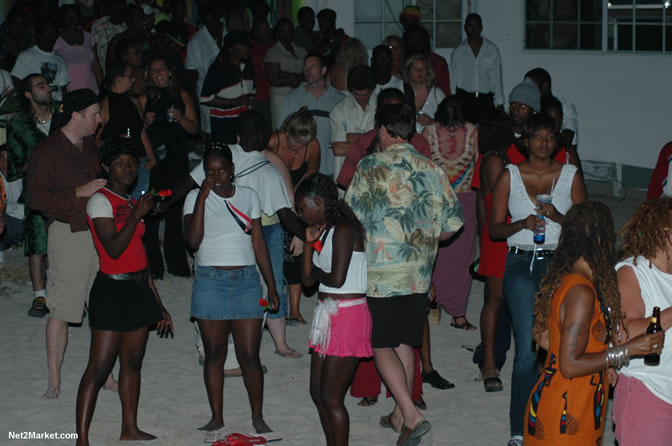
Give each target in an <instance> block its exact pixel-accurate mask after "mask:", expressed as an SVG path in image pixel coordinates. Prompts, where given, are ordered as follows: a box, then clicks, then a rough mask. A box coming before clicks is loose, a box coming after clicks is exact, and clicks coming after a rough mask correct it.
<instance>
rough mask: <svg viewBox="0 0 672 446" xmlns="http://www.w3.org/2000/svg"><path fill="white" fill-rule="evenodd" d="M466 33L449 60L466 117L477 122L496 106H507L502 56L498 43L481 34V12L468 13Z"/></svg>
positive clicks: (457, 93)
mask: <svg viewBox="0 0 672 446" xmlns="http://www.w3.org/2000/svg"><path fill="white" fill-rule="evenodd" d="M464 32H465V33H466V34H467V38H466V39H464V40H463V41H462V43H461V44H460V45H459V46H458V47H457V48H455V51H453V54H452V57H451V59H450V77H451V79H452V82H451V88H452V92H453V94H455V95H457V97H458V98H460V100H461V101H462V107H463V111H464V117H465V118H466V120H467V121H469V122H471V123H473V124H477V123H478V122H479V121H481V120H482V119H483V118H484V117H487V116H489V115H492V114H494V112H495V107H497V108H499V109H501V110H503V109H504V87H503V83H502V58H501V56H500V54H499V49H498V48H497V46H496V45H495V44H494V43H492V42H491V41H490V40H488V39H486V38H485V37H483V36H481V33H482V32H483V21H482V19H481V16H480V15H478V14H473V13H472V14H469V15H468V16H467V18H466V20H465V21H464Z"/></svg>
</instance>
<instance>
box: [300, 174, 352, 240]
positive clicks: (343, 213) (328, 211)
mask: <svg viewBox="0 0 672 446" xmlns="http://www.w3.org/2000/svg"><path fill="white" fill-rule="evenodd" d="M294 195H295V200H298V199H299V197H321V198H322V199H323V200H324V218H325V220H326V221H327V223H328V224H329V225H332V226H336V225H337V224H339V223H351V224H353V225H354V226H355V227H356V228H357V229H358V230H359V231H360V234H361V235H362V240H364V239H365V237H364V227H363V226H362V224H361V223H360V221H359V219H358V218H357V216H356V215H355V213H354V212H353V211H352V208H350V206H348V204H347V203H346V202H345V201H344V200H343V199H341V198H338V187H337V186H336V183H334V180H332V179H331V177H328V176H326V175H324V174H321V173H314V174H311V175H308V176H307V177H306V178H304V179H303V181H301V183H299V185H298V187H297V188H296V192H295V194H294Z"/></svg>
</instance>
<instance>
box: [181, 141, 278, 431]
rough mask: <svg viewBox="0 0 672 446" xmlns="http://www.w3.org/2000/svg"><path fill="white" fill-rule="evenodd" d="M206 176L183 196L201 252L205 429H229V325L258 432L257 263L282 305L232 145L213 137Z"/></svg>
mask: <svg viewBox="0 0 672 446" xmlns="http://www.w3.org/2000/svg"><path fill="white" fill-rule="evenodd" d="M203 168H204V170H205V174H206V179H205V181H203V183H202V184H201V188H200V190H199V189H194V190H192V191H191V192H190V193H189V194H188V195H187V197H186V199H185V202H184V228H185V237H184V238H185V240H186V242H187V244H188V245H189V247H191V248H192V249H194V250H196V272H195V278H194V285H193V292H192V297H191V316H192V317H193V318H194V319H196V322H197V323H198V327H199V329H200V332H201V336H202V338H203V346H204V349H205V363H204V365H203V378H204V380H205V388H206V391H207V394H208V402H209V403H210V410H211V412H212V416H211V418H210V421H208V423H206V424H205V425H204V426H202V427H200V428H199V429H200V430H204V431H216V430H219V429H221V428H222V427H224V416H223V408H222V406H223V389H224V361H225V359H226V355H227V347H228V337H229V331H231V332H232V333H233V339H234V344H235V347H236V358H237V359H238V363H239V364H240V367H241V369H242V372H243V381H244V382H245V388H246V389H247V393H248V397H249V400H250V406H251V409H252V426H253V427H254V429H255V431H256V432H257V433H264V432H271V429H270V428H269V427H268V425H267V424H266V422H265V421H264V417H263V415H262V406H263V393H264V373H263V370H262V367H261V360H260V359H259V347H260V344H261V326H262V321H263V317H264V309H265V308H264V307H262V306H261V305H260V298H262V297H263V291H262V288H261V281H260V279H259V272H258V271H257V265H258V266H259V270H260V271H261V275H262V276H263V278H264V281H265V282H266V286H267V287H268V298H269V301H270V307H271V309H276V308H278V304H279V297H278V293H277V290H276V288H275V280H274V278H273V269H272V267H271V262H270V259H269V255H268V249H267V247H266V242H265V241H264V234H263V231H262V227H261V208H260V204H259V198H258V196H257V193H256V192H255V191H254V190H253V189H250V188H247V187H244V186H236V185H234V184H233V183H232V179H233V175H234V165H233V162H232V155H231V150H230V149H229V147H228V146H226V145H223V144H220V143H212V144H211V145H210V146H209V147H208V149H207V150H206V152H205V154H204V156H203Z"/></svg>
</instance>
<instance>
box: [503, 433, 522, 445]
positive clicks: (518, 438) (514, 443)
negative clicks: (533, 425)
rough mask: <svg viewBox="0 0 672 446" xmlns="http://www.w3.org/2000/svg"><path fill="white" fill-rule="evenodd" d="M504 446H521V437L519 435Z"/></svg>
mask: <svg viewBox="0 0 672 446" xmlns="http://www.w3.org/2000/svg"><path fill="white" fill-rule="evenodd" d="M506 446H523V437H521V436H519V435H516V436H514V437H512V438H511V439H510V440H509V442H508V443H506Z"/></svg>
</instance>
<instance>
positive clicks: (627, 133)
mask: <svg viewBox="0 0 672 446" xmlns="http://www.w3.org/2000/svg"><path fill="white" fill-rule="evenodd" d="M354 1H366V0H320V3H326V4H328V5H329V6H328V7H330V8H332V9H334V10H335V11H336V12H337V14H338V26H340V27H343V28H344V29H345V30H346V32H348V33H349V34H350V35H352V34H351V31H350V30H352V29H354V17H353V11H354ZM474 4H475V5H476V6H477V9H476V12H478V13H479V14H481V16H482V17H483V23H484V31H483V34H484V35H485V36H486V37H487V38H489V39H490V40H493V41H494V42H495V43H496V44H497V45H498V46H499V49H500V51H501V54H502V59H503V65H504V90H505V91H507V92H509V91H511V88H513V86H515V85H516V84H517V83H518V82H520V80H522V77H523V75H524V74H525V73H526V72H527V71H528V70H530V69H532V68H534V67H544V68H545V69H547V70H548V71H549V73H551V76H552V77H553V93H554V94H555V95H556V96H561V97H563V98H565V99H567V100H569V101H571V102H573V103H574V104H575V105H576V108H577V110H578V113H579V153H580V154H581V157H582V158H583V159H586V160H595V161H606V162H616V163H619V164H627V165H633V166H638V167H648V168H653V166H654V165H655V162H656V159H657V157H658V152H659V150H660V148H661V147H662V146H663V144H665V143H666V142H668V141H670V140H672V54H670V55H663V54H652V53H650V54H628V53H603V52H584V51H574V52H570V51H543V50H525V49H524V46H525V44H524V32H525V31H524V30H525V23H524V17H525V0H479V1H478V2H474ZM325 6H326V5H325ZM350 20H352V21H350ZM437 52H439V53H441V54H442V55H444V57H447V58H449V54H450V50H439V51H437ZM507 96H508V93H507Z"/></svg>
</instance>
